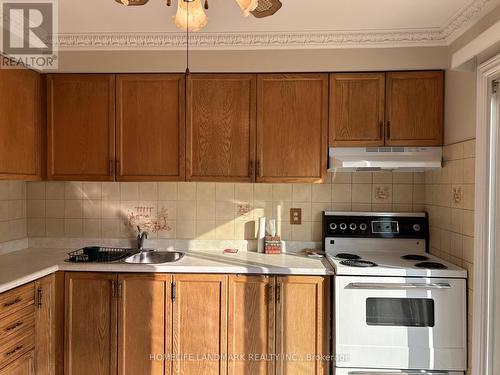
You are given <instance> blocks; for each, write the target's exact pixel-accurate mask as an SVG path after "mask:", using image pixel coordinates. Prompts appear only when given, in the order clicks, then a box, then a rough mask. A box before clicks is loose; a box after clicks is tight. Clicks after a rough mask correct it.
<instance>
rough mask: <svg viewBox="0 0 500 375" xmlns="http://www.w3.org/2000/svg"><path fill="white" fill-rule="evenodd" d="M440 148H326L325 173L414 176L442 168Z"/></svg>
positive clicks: (441, 151)
mask: <svg viewBox="0 0 500 375" xmlns="http://www.w3.org/2000/svg"><path fill="white" fill-rule="evenodd" d="M442 154H443V150H442V148H441V147H366V148H346V147H330V148H329V150H328V155H329V160H328V171H329V172H332V171H343V172H354V171H380V170H393V171H401V172H405V171H406V172H412V171H414V172H418V171H426V170H429V169H437V168H441V166H442Z"/></svg>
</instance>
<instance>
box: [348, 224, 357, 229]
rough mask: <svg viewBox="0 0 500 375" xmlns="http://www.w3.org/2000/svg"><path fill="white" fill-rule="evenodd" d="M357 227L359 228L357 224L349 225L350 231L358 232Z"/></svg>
mask: <svg viewBox="0 0 500 375" xmlns="http://www.w3.org/2000/svg"><path fill="white" fill-rule="evenodd" d="M357 227H358V226H357V225H356V224H355V223H351V224H350V225H349V229H350V230H356V228H357Z"/></svg>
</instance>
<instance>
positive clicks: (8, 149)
mask: <svg viewBox="0 0 500 375" xmlns="http://www.w3.org/2000/svg"><path fill="white" fill-rule="evenodd" d="M42 83H43V81H42V78H41V76H40V74H38V73H36V72H34V71H31V70H27V69H16V70H13V69H0V179H10V180H12V179H22V180H37V179H39V178H40V173H41V171H40V160H41V157H40V154H41V150H40V146H41V123H42V113H41V112H42V106H41V103H42V98H41V96H42V92H41V89H42V87H41V86H42Z"/></svg>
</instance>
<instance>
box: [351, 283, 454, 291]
mask: <svg viewBox="0 0 500 375" xmlns="http://www.w3.org/2000/svg"><path fill="white" fill-rule="evenodd" d="M450 288H451V285H450V284H449V283H401V284H398V283H350V284H347V286H346V289H374V290H381V289H386V290H399V289H403V290H406V289H450Z"/></svg>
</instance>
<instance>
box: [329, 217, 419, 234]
mask: <svg viewBox="0 0 500 375" xmlns="http://www.w3.org/2000/svg"><path fill="white" fill-rule="evenodd" d="M428 228H429V224H428V218H427V215H426V214H425V213H418V214H415V213H409V214H402V213H387V214H385V213H384V214H382V213H380V214H379V213H373V212H367V213H352V214H351V213H336V212H328V211H325V212H324V213H323V237H324V238H326V237H357V238H416V239H427V238H428V235H429V229H428Z"/></svg>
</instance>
